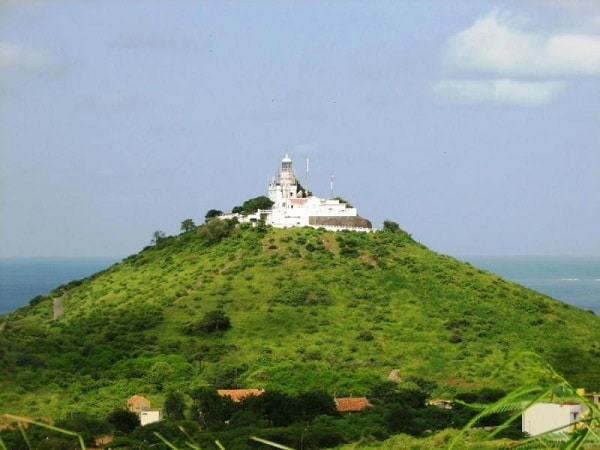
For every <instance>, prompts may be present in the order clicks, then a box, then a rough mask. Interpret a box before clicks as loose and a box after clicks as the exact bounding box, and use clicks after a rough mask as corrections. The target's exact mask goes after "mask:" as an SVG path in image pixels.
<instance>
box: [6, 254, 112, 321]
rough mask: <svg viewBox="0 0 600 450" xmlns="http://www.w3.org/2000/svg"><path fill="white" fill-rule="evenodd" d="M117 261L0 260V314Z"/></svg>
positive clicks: (90, 259) (94, 259)
mask: <svg viewBox="0 0 600 450" xmlns="http://www.w3.org/2000/svg"><path fill="white" fill-rule="evenodd" d="M117 261H118V259H117V258H73V259H52V258H44V259H32V258H2V259H0V314H5V313H7V312H10V311H13V310H15V309H17V308H19V307H21V306H25V305H27V304H28V303H29V300H31V299H32V298H34V297H36V296H37V295H40V294H46V293H48V292H49V291H51V290H52V289H54V288H55V287H58V286H60V285H62V284H65V283H68V282H70V281H73V280H79V279H81V278H85V277H87V276H89V275H92V274H94V273H96V272H98V271H100V270H103V269H106V268H107V267H109V266H111V265H112V264H114V263H115V262H117Z"/></svg>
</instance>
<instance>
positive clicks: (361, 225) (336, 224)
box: [222, 153, 372, 231]
mask: <svg viewBox="0 0 600 450" xmlns="http://www.w3.org/2000/svg"><path fill="white" fill-rule="evenodd" d="M268 193H269V199H270V200H271V201H272V202H273V206H272V208H271V209H270V210H259V211H258V212H256V213H255V214H251V215H248V216H240V215H233V214H226V215H223V216H222V217H223V218H229V217H234V216H235V217H238V219H239V220H240V221H241V222H256V221H257V220H264V221H265V223H267V224H269V225H272V226H274V227H276V228H290V227H303V226H311V227H314V228H321V227H322V228H326V229H330V230H349V229H351V230H357V231H371V230H372V225H371V222H370V221H368V220H367V219H365V218H363V217H360V216H359V215H358V211H357V210H356V208H353V207H351V206H350V205H348V204H347V203H344V202H342V201H340V200H339V199H324V198H319V197H316V196H314V195H312V193H310V192H309V191H307V190H305V189H304V188H303V187H302V186H301V185H300V183H299V182H298V179H297V177H296V174H295V172H294V169H293V167H292V159H291V158H290V157H289V155H288V154H287V153H286V154H285V156H284V157H283V159H282V160H281V166H280V169H279V173H278V175H277V176H276V177H273V179H272V180H271V181H270V182H269V186H268Z"/></svg>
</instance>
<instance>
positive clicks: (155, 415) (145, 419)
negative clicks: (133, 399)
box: [140, 409, 163, 426]
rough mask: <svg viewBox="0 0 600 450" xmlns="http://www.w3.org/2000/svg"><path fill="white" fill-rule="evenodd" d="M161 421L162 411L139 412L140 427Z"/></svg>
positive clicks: (148, 410) (146, 410) (147, 410)
mask: <svg viewBox="0 0 600 450" xmlns="http://www.w3.org/2000/svg"><path fill="white" fill-rule="evenodd" d="M161 420H163V410H162V409H144V410H142V411H141V412H140V424H141V425H142V426H144V425H148V424H150V423H154V422H160V421H161Z"/></svg>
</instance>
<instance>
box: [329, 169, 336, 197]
mask: <svg viewBox="0 0 600 450" xmlns="http://www.w3.org/2000/svg"><path fill="white" fill-rule="evenodd" d="M334 180H335V176H334V175H333V174H331V177H330V178H329V190H330V191H331V198H333V182H334Z"/></svg>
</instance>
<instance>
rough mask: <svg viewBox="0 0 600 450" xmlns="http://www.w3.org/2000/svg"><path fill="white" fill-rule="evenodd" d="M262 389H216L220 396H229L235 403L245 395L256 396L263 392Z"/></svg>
mask: <svg viewBox="0 0 600 450" xmlns="http://www.w3.org/2000/svg"><path fill="white" fill-rule="evenodd" d="M264 392H265V390H264V389H218V390H217V394H219V395H220V396H221V397H229V398H231V400H233V401H234V402H236V403H239V402H241V401H242V400H244V399H245V398H246V397H250V396H256V397H258V396H259V395H262V394H264Z"/></svg>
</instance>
